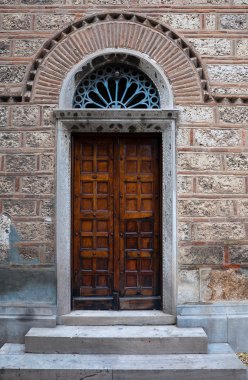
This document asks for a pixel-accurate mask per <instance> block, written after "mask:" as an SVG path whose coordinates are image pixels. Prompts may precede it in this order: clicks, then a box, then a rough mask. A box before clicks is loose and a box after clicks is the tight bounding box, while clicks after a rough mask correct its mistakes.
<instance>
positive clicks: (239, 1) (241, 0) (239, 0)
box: [234, 0, 248, 5]
mask: <svg viewBox="0 0 248 380" xmlns="http://www.w3.org/2000/svg"><path fill="white" fill-rule="evenodd" d="M234 4H235V5H247V4H248V0H234Z"/></svg>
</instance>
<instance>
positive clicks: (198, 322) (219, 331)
mask: <svg viewBox="0 0 248 380" xmlns="http://www.w3.org/2000/svg"><path fill="white" fill-rule="evenodd" d="M177 326H179V327H193V328H194V327H202V328H203V329H204V331H205V332H206V334H207V336H208V340H209V342H211V343H219V342H221V343H222V342H227V317H226V316H223V315H221V316H218V315H215V316H210V315H206V316H180V315H179V316H177ZM222 354H223V352H222Z"/></svg>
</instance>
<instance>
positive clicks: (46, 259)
mask: <svg viewBox="0 0 248 380" xmlns="http://www.w3.org/2000/svg"><path fill="white" fill-rule="evenodd" d="M55 258H56V252H55V246H54V244H53V242H50V243H47V244H44V245H42V247H41V249H40V254H39V259H40V263H41V264H46V265H47V264H50V265H54V264H55Z"/></svg>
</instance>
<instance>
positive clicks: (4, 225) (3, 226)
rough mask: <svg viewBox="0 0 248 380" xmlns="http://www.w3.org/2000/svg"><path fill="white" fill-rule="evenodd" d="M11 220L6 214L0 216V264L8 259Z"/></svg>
mask: <svg viewBox="0 0 248 380" xmlns="http://www.w3.org/2000/svg"><path fill="white" fill-rule="evenodd" d="M10 226H11V219H10V217H9V215H7V214H0V262H2V261H5V260H7V259H8V250H9V245H10V241H9V240H10Z"/></svg>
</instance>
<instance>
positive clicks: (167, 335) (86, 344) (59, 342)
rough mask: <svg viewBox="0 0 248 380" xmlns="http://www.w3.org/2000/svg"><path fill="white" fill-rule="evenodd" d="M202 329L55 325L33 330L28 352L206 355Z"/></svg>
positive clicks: (205, 343) (29, 334)
mask: <svg viewBox="0 0 248 380" xmlns="http://www.w3.org/2000/svg"><path fill="white" fill-rule="evenodd" d="M207 344H208V339H207V335H206V333H205V332H204V331H203V329H202V328H200V327H198V328H179V327H176V326H122V325H120V326H56V327H55V328H32V329H31V330H30V331H29V332H28V333H27V334H26V336H25V345H26V352H33V353H60V354H67V353H69V354H70V353H74V354H128V355H136V354H176V353H206V352H207Z"/></svg>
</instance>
